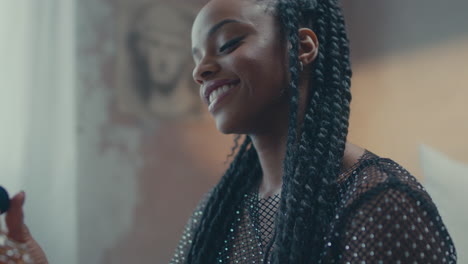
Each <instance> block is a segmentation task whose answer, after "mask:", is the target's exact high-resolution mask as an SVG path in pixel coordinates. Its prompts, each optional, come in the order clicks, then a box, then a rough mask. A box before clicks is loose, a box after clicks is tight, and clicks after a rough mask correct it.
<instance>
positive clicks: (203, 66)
mask: <svg viewBox="0 0 468 264" xmlns="http://www.w3.org/2000/svg"><path fill="white" fill-rule="evenodd" d="M219 69H220V66H219V64H218V63H216V61H214V60H210V59H209V58H204V59H202V60H201V61H200V63H198V64H197V65H196V66H195V69H193V80H194V81H195V82H196V83H198V84H203V82H204V81H206V80H207V79H210V78H211V77H212V76H213V75H215V74H216V73H217V72H218V71H219Z"/></svg>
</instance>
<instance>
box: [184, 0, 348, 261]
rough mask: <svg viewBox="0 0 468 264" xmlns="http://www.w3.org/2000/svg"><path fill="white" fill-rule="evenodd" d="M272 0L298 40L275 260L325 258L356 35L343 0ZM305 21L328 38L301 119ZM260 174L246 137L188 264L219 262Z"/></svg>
mask: <svg viewBox="0 0 468 264" xmlns="http://www.w3.org/2000/svg"><path fill="white" fill-rule="evenodd" d="M257 1H267V0H257ZM269 1H275V2H276V9H275V10H276V12H275V14H276V15H277V17H278V20H279V21H280V25H281V30H282V33H283V34H284V36H285V37H286V38H287V40H288V43H289V44H290V46H289V48H290V50H289V71H290V83H289V94H290V95H291V100H290V118H289V124H288V139H287V150H286V157H285V160H284V174H283V186H282V191H281V202H280V208H279V211H278V214H277V217H276V220H275V221H276V222H275V231H274V234H275V235H274V238H273V240H272V243H274V244H272V245H273V247H271V249H272V252H271V262H272V263H276V264H283V263H320V262H321V261H320V259H321V257H322V255H321V254H322V253H323V252H324V247H325V240H324V238H325V237H326V236H327V234H328V231H329V230H328V229H329V228H330V226H329V225H330V222H331V220H332V217H333V216H334V211H333V208H335V203H336V202H337V201H336V199H337V193H336V180H337V177H338V174H339V172H340V166H341V163H342V159H343V153H344V148H345V143H346V137H347V134H348V119H349V104H350V101H351V95H350V85H351V66H350V62H349V47H348V39H347V36H346V30H345V24H344V19H343V16H342V14H341V10H340V8H339V6H338V3H337V1H336V0H269ZM300 26H305V27H309V28H311V29H312V30H314V32H315V33H316V34H317V37H318V40H319V45H320V47H319V53H318V56H317V58H316V60H315V61H314V63H313V65H312V67H311V72H310V76H311V78H310V83H309V85H310V86H309V87H308V98H306V99H307V100H306V101H307V102H308V104H307V107H306V109H305V113H304V119H303V122H298V106H299V102H300V101H301V100H300V97H301V96H303V95H302V94H301V93H300V91H299V88H298V84H299V66H298V65H299V56H298V54H299V38H298V34H297V32H298V29H299V27H300ZM298 124H301V125H300V127H298ZM299 133H300V135H299ZM260 175H261V174H260V166H259V161H258V156H257V153H256V151H255V148H254V147H253V146H252V144H251V141H250V138H249V137H246V139H245V141H244V143H243V144H242V146H241V147H240V149H239V151H238V153H237V155H236V157H235V159H234V161H233V162H232V163H231V166H230V168H229V169H228V170H227V172H226V173H225V175H224V176H223V178H222V179H221V181H220V183H219V184H218V185H217V186H216V187H215V188H214V189H213V193H212V195H211V197H210V199H209V201H208V203H207V205H206V208H205V210H204V212H203V215H202V219H201V223H200V226H199V228H198V229H197V230H196V232H195V235H194V240H193V243H192V247H191V249H190V252H189V256H188V263H193V264H202V263H214V262H215V261H216V258H217V253H218V252H219V249H220V246H221V245H222V241H223V240H224V239H225V237H226V236H227V229H228V226H229V224H230V223H231V222H232V220H233V219H234V212H235V211H236V210H235V209H236V206H239V204H240V202H241V199H242V196H243V194H245V193H247V192H248V191H250V190H251V188H252V187H253V185H254V184H256V183H258V180H259V176H260ZM268 250H269V249H267V252H266V254H265V255H266V256H268Z"/></svg>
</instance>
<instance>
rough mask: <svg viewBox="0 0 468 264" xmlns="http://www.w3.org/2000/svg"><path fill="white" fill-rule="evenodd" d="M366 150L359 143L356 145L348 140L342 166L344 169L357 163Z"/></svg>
mask: <svg viewBox="0 0 468 264" xmlns="http://www.w3.org/2000/svg"><path fill="white" fill-rule="evenodd" d="M365 152H366V150H365V149H364V148H362V147H360V146H358V145H355V144H353V143H350V142H346V146H345V150H344V155H343V162H342V164H341V168H342V170H343V171H346V170H348V169H350V168H351V167H352V166H353V165H354V164H356V163H357V162H358V161H359V159H360V158H361V157H362V156H363V155H364V153H365Z"/></svg>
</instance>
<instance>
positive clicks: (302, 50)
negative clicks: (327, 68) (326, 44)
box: [298, 28, 319, 67]
mask: <svg viewBox="0 0 468 264" xmlns="http://www.w3.org/2000/svg"><path fill="white" fill-rule="evenodd" d="M298 33H299V60H300V61H301V62H302V64H304V67H305V66H306V65H309V64H310V63H311V62H313V61H314V60H315V58H317V55H318V50H319V42H318V39H317V35H315V32H314V31H312V30H311V29H310V28H300V29H299V32H298Z"/></svg>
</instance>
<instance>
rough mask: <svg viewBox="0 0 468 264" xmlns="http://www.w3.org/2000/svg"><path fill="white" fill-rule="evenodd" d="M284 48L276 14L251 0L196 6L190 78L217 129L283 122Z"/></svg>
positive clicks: (253, 128) (264, 128) (250, 130)
mask: <svg viewBox="0 0 468 264" xmlns="http://www.w3.org/2000/svg"><path fill="white" fill-rule="evenodd" d="M285 47H286V45H285V41H283V38H282V36H281V34H280V29H279V24H278V22H277V20H276V18H275V17H274V16H273V15H271V14H269V13H267V12H266V7H265V6H262V5H259V4H257V3H256V0H236V1H232V0H212V1H210V2H209V3H208V4H207V5H206V6H205V7H204V8H203V9H202V10H201V11H200V13H199V14H198V16H197V18H196V20H195V22H194V24H193V28H192V49H193V57H194V60H195V69H194V71H193V78H194V80H195V81H196V82H197V83H198V84H200V96H201V97H202V100H203V101H204V102H205V103H206V104H207V105H208V109H209V111H210V113H211V114H212V115H213V117H214V119H215V121H216V126H217V127H218V129H219V130H220V131H221V132H223V133H238V134H255V133H265V132H268V131H271V129H275V128H277V127H281V126H283V127H284V126H285V123H284V122H287V116H288V97H287V96H285V95H284V89H286V88H287V84H288V81H287V76H288V68H287V59H286V58H287V53H286V48H285ZM285 119H286V120H285ZM280 123H281V124H280ZM271 132H272V131H271Z"/></svg>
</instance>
